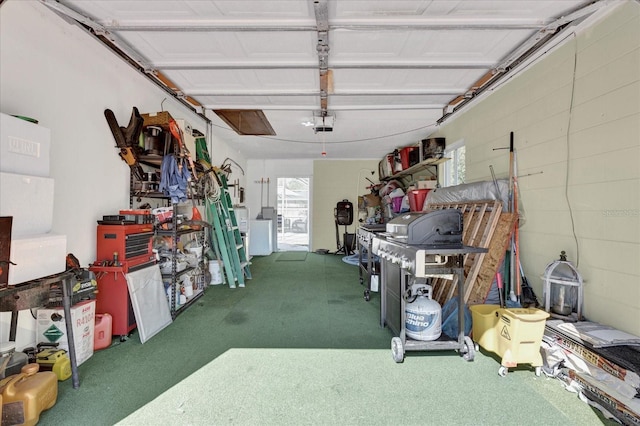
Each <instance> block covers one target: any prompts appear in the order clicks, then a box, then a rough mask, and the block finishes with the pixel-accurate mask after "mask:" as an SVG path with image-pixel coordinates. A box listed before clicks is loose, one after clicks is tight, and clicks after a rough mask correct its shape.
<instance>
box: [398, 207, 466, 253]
mask: <svg viewBox="0 0 640 426" xmlns="http://www.w3.org/2000/svg"><path fill="white" fill-rule="evenodd" d="M387 233H388V234H390V236H391V238H392V239H394V240H396V241H399V242H402V243H405V244H409V245H427V246H436V247H440V246H452V247H453V246H460V247H461V246H462V212H461V211H460V210H458V209H444V210H425V211H421V212H408V213H404V214H401V215H400V216H397V217H395V218H393V219H391V220H390V221H389V222H388V223H387Z"/></svg>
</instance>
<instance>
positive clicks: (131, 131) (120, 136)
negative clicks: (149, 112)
mask: <svg viewBox="0 0 640 426" xmlns="http://www.w3.org/2000/svg"><path fill="white" fill-rule="evenodd" d="M104 117H105V118H106V119H107V124H109V129H110V130H111V134H112V135H113V138H114V139H115V141H116V146H117V147H118V148H119V149H120V152H119V155H120V158H122V160H123V161H124V162H125V163H127V165H128V166H129V167H130V168H131V171H132V173H133V174H134V175H135V177H136V178H137V179H138V180H140V181H142V180H144V171H143V170H142V167H141V166H140V164H139V163H138V149H139V145H138V140H139V138H140V132H142V125H143V123H144V120H143V118H142V116H141V115H140V113H139V112H138V108H136V107H133V110H132V112H131V118H130V120H129V124H128V125H127V127H121V126H119V125H118V120H117V119H116V116H115V114H114V113H113V111H111V110H110V109H105V110H104Z"/></svg>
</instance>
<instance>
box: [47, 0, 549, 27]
mask: <svg viewBox="0 0 640 426" xmlns="http://www.w3.org/2000/svg"><path fill="white" fill-rule="evenodd" d="M45 1H46V0H45ZM312 1H313V2H314V8H316V0H312ZM317 1H318V3H324V2H325V0H317ZM319 6H320V8H321V9H322V8H324V7H323V6H321V5H319ZM316 15H317V13H316ZM327 16H328V14H327ZM316 22H317V17H316ZM548 23H549V22H541V21H540V20H539V19H535V18H530V19H523V18H501V19H496V18H482V17H472V18H466V19H465V18H447V17H446V16H439V17H437V18H416V19H395V20H393V19H389V18H385V20H379V19H370V18H367V19H363V20H346V19H342V20H340V21H339V20H336V21H334V22H332V24H331V25H327V31H333V30H356V31H358V30H361V31H372V30H375V31H378V30H380V31H388V30H391V31H398V30H407V31H414V30H418V31H424V30H431V31H440V30H445V31H451V30H465V31H467V30H477V31H484V30H537V29H541V28H544V27H545V25H547V24H548ZM102 26H103V27H104V28H105V29H107V30H110V31H147V32H158V31H162V32H260V31H278V32H300V31H302V32H312V31H317V25H313V24H300V23H291V24H289V25H283V24H282V22H278V23H277V24H274V23H272V22H265V21H262V20H250V19H247V20H244V21H242V22H241V23H239V22H238V21H234V23H233V24H228V23H225V22H220V21H216V20H210V19H202V20H195V19H193V20H189V21H180V20H176V21H170V22H167V21H162V20H153V18H151V19H150V20H149V21H148V22H147V23H142V24H141V23H136V24H127V23H126V21H118V22H117V23H116V24H106V23H105V24H103V25H102Z"/></svg>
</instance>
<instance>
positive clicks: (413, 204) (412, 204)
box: [408, 189, 431, 212]
mask: <svg viewBox="0 0 640 426" xmlns="http://www.w3.org/2000/svg"><path fill="white" fill-rule="evenodd" d="M429 191H431V190H430V189H412V190H411V191H409V193H408V195H409V210H411V211H412V212H421V211H422V206H424V200H425V198H427V194H428V193H429Z"/></svg>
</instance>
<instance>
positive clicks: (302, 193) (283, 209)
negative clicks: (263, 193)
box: [277, 177, 310, 251]
mask: <svg viewBox="0 0 640 426" xmlns="http://www.w3.org/2000/svg"><path fill="white" fill-rule="evenodd" d="M309 181H310V178H308V177H304V178H300V177H296V178H292V177H283V178H278V197H277V198H278V201H277V202H278V205H277V209H278V251H309V229H310V227H309V225H310V224H309Z"/></svg>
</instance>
